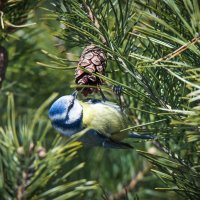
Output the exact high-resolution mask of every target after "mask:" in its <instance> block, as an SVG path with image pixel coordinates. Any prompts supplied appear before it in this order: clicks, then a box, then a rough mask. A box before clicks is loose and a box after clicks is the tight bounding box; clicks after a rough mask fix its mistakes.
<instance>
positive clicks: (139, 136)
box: [128, 132, 156, 139]
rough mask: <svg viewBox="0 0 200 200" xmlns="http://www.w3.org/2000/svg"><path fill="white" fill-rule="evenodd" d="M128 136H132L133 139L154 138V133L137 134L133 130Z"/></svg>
mask: <svg viewBox="0 0 200 200" xmlns="http://www.w3.org/2000/svg"><path fill="white" fill-rule="evenodd" d="M128 137H129V138H134V139H155V138H156V136H155V135H148V134H138V133H135V132H132V133H129V135H128Z"/></svg>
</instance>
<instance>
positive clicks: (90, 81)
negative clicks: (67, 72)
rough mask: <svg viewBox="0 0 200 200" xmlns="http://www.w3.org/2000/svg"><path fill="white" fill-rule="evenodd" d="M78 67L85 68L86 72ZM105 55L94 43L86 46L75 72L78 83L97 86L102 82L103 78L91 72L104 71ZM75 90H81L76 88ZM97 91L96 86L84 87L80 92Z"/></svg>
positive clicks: (85, 94) (85, 93) (84, 93)
mask: <svg viewBox="0 0 200 200" xmlns="http://www.w3.org/2000/svg"><path fill="white" fill-rule="evenodd" d="M80 67H82V68H85V69H86V70H87V71H88V72H85V71H83V70H82V69H81V68H80ZM105 67H106V55H105V53H104V51H103V50H102V49H100V48H99V47H96V46H95V45H90V46H87V47H86V48H85V49H84V51H83V53H82V55H81V58H80V60H79V63H78V67H77V69H76V72H75V79H76V83H77V84H78V85H88V86H90V85H91V86H98V85H102V84H103V80H101V79H100V78H99V77H97V76H95V75H94V74H93V73H96V72H98V73H100V74H103V75H104V73H105ZM77 90H81V89H80V88H77ZM92 92H98V88H93V87H86V88H83V89H82V91H81V93H82V94H83V95H84V96H87V95H88V94H91V93H92Z"/></svg>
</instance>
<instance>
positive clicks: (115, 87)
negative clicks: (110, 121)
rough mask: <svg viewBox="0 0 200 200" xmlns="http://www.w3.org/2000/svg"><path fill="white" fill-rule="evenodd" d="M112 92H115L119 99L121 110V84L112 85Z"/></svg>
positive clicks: (122, 100)
mask: <svg viewBox="0 0 200 200" xmlns="http://www.w3.org/2000/svg"><path fill="white" fill-rule="evenodd" d="M113 92H114V93H115V95H116V96H117V98H118V101H119V105H120V108H121V110H122V111H123V105H122V102H124V99H123V96H122V86H121V85H114V86H113Z"/></svg>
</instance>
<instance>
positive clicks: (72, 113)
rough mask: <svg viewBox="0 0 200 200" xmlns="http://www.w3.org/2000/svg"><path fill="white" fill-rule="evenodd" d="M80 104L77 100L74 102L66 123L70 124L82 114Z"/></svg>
mask: <svg viewBox="0 0 200 200" xmlns="http://www.w3.org/2000/svg"><path fill="white" fill-rule="evenodd" d="M82 110H83V108H82V106H81V105H80V104H79V103H78V102H77V100H76V101H75V102H74V106H73V107H72V109H71V110H70V111H69V113H68V121H67V124H71V123H73V122H75V121H77V120H78V119H81V116H82Z"/></svg>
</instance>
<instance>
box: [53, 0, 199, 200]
mask: <svg viewBox="0 0 200 200" xmlns="http://www.w3.org/2000/svg"><path fill="white" fill-rule="evenodd" d="M122 2H123V1H121V0H118V1H103V0H102V1H98V2H96V1H89V0H88V1H62V3H61V4H59V3H57V4H56V5H55V7H56V11H57V12H56V13H55V14H56V15H57V20H59V21H60V23H61V24H63V25H64V26H63V27H64V28H63V30H62V31H61V32H59V34H58V37H59V38H61V39H63V40H65V41H67V42H68V43H69V46H70V47H71V46H74V45H77V44H79V46H85V45H86V44H88V43H94V44H96V45H97V46H100V47H101V48H102V49H104V50H105V51H106V52H107V53H108V55H109V58H108V68H107V72H108V73H107V75H108V76H106V77H105V76H101V78H103V79H104V80H105V81H106V82H107V83H111V84H114V85H121V86H123V93H124V94H125V95H126V96H125V99H126V101H127V102H129V108H130V115H131V116H132V119H133V121H135V119H136V120H137V121H139V125H136V126H133V127H132V129H133V130H134V131H137V132H141V133H143V132H147V133H154V134H155V133H156V134H157V135H158V140H159V142H155V144H156V145H157V146H158V147H159V148H160V149H161V150H163V151H165V153H167V154H168V156H167V157H166V156H165V157H162V156H161V157H157V156H153V155H150V154H146V153H143V152H141V153H140V154H141V155H143V156H145V157H147V158H148V159H149V160H150V161H151V162H153V164H155V165H156V166H157V167H158V170H154V172H155V173H156V174H157V175H158V176H159V177H161V179H162V180H164V182H165V183H166V184H168V186H169V188H166V189H165V188H163V189H162V190H172V191H176V192H178V193H180V194H181V195H185V197H187V198H189V199H197V198H198V196H199V189H198V188H199V182H198V179H199V175H200V174H199V171H198V167H196V165H197V163H198V160H199V153H198V151H199V140H198V139H199V137H198V134H199V130H198V129H199V128H198V122H199V110H198V109H199V106H198V99H199V98H198V95H199V92H198V90H199V86H198V72H199V70H197V68H198V66H199V53H200V52H199V44H198V33H199V24H198V21H199V20H200V18H199V17H200V16H199V12H198V11H199V3H198V1H193V2H189V1H184V2H182V1H174V0H167V1H156V0H155V1H146V0H144V1H136V2H135V3H134V2H133V1H126V2H123V3H122ZM86 5H87V6H88V7H89V8H90V10H91V12H92V15H93V18H96V19H97V21H98V25H99V26H97V25H95V21H94V20H93V21H92V20H91V17H90V15H91V13H90V14H88V10H87V9H86V8H87V6H86ZM91 24H93V25H91ZM102 36H103V38H104V39H105V41H106V42H103V41H102ZM69 38H70V39H69ZM195 38H196V39H195ZM195 40H196V41H195ZM190 41H191V42H190ZM194 41H195V42H194ZM182 45H184V46H183V47H182V48H183V50H181V49H180V52H179V51H175V50H177V49H178V48H179V47H181V46H182ZM173 52H175V53H173ZM171 53H172V54H171ZM168 54H169V55H168ZM165 56H166V57H165ZM96 76H100V75H99V74H96ZM196 95H197V96H196ZM141 122H142V125H141V124H140V123H141ZM145 122H147V123H146V124H144V123H145ZM148 122H152V123H148ZM153 122H158V123H153ZM133 123H134V122H133ZM163 145H164V146H163ZM191 155H192V156H191ZM154 157H155V158H154ZM191 168H192V169H191ZM193 168H194V169H193ZM159 170H160V171H159ZM187 171H188V173H185V172H187ZM189 177H190V178H189ZM191 182H192V183H193V184H191Z"/></svg>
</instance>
